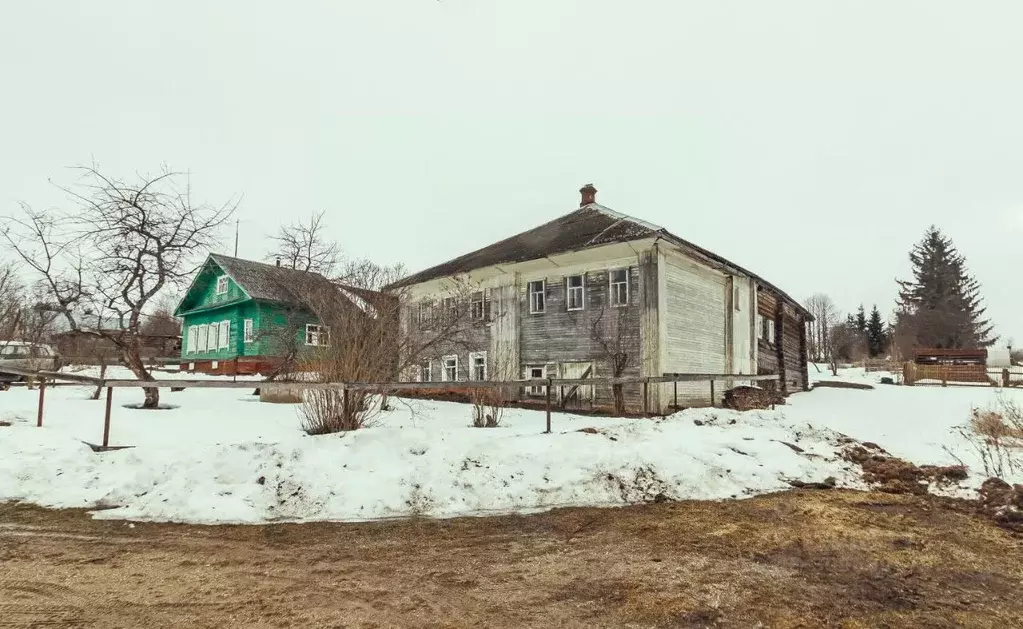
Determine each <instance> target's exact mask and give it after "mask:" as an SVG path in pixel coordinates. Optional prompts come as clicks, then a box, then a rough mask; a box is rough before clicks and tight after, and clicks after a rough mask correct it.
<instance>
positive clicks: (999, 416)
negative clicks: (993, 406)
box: [970, 408, 1023, 446]
mask: <svg viewBox="0 0 1023 629" xmlns="http://www.w3.org/2000/svg"><path fill="white" fill-rule="evenodd" d="M1017 423H1019V422H1013V425H1010V424H1009V422H1007V421H1006V419H1005V415H1004V414H1003V413H1001V412H999V411H995V410H983V409H979V408H975V409H973V414H972V416H971V417H970V427H972V428H973V431H974V432H975V433H977V434H978V435H982V436H984V437H986V438H988V439H995V440H998V441H1001V440H1005V439H1020V440H1023V426H1018V425H1015V424H1017ZM1016 445H1017V446H1023V441H1021V442H1020V443H1018V444H1016Z"/></svg>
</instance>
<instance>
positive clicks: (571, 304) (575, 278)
mask: <svg viewBox="0 0 1023 629" xmlns="http://www.w3.org/2000/svg"><path fill="white" fill-rule="evenodd" d="M565 288H566V292H567V293H568V296H567V299H566V301H567V302H568V309H569V310H582V309H583V296H584V294H585V293H584V289H583V276H582V275H569V276H568V277H567V278H566V279H565Z"/></svg>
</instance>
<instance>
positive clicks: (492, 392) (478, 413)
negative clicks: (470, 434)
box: [469, 387, 505, 428]
mask: <svg viewBox="0 0 1023 629" xmlns="http://www.w3.org/2000/svg"><path fill="white" fill-rule="evenodd" d="M469 400H470V402H471V403H472V427H473V428H497V427H498V426H500V425H501V416H502V415H503V414H504V404H505V402H504V397H503V396H502V395H501V390H500V389H498V388H495V387H477V388H474V389H470V390H469Z"/></svg>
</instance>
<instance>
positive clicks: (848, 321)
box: [845, 314, 856, 330]
mask: <svg viewBox="0 0 1023 629" xmlns="http://www.w3.org/2000/svg"><path fill="white" fill-rule="evenodd" d="M845 325H846V327H848V328H849V329H850V330H855V329H856V319H853V316H852V314H847V315H845Z"/></svg>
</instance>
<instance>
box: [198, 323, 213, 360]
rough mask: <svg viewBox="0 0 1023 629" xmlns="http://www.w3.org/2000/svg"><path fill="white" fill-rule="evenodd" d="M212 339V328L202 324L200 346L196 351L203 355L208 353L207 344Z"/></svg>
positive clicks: (200, 327)
mask: <svg viewBox="0 0 1023 629" xmlns="http://www.w3.org/2000/svg"><path fill="white" fill-rule="evenodd" d="M209 339H210V326H209V325H208V324H205V323H204V324H202V325H200V326H199V346H198V347H197V348H196V350H197V351H198V352H199V353H200V354H202V353H205V352H206V349H207V347H208V345H207V343H208V342H209Z"/></svg>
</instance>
